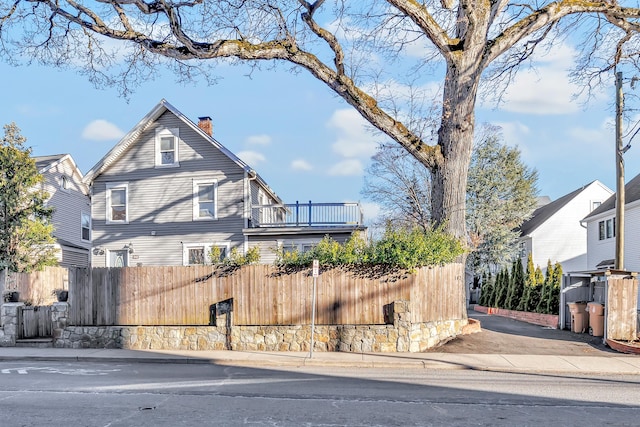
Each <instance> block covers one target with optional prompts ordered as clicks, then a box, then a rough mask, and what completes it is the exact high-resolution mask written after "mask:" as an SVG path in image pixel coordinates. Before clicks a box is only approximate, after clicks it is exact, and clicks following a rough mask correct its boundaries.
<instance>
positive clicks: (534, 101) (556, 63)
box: [501, 44, 583, 115]
mask: <svg viewBox="0 0 640 427" xmlns="http://www.w3.org/2000/svg"><path fill="white" fill-rule="evenodd" d="M574 57H575V50H574V49H573V48H572V47H571V46H569V45H567V44H559V45H557V46H555V47H554V48H553V49H552V50H551V51H550V52H548V53H546V54H545V55H535V57H534V69H523V70H522V71H520V72H519V73H518V74H517V75H516V77H515V79H514V80H513V81H512V82H511V83H510V84H509V87H508V88H507V91H506V93H505V96H504V99H503V100H504V104H503V105H501V109H502V110H505V111H511V112H515V113H526V114H540V115H562V114H570V113H575V112H578V111H580V110H581V108H582V104H581V103H582V101H583V99H580V98H578V99H575V98H574V96H575V95H576V94H577V93H579V92H580V90H581V87H580V86H579V85H577V84H576V83H573V82H571V81H570V80H569V73H568V70H569V69H570V68H571V67H572V66H573V65H574V64H573V58H574Z"/></svg>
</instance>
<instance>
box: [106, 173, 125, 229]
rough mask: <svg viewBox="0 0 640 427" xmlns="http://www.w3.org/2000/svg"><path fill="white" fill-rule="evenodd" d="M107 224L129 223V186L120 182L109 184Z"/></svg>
mask: <svg viewBox="0 0 640 427" xmlns="http://www.w3.org/2000/svg"><path fill="white" fill-rule="evenodd" d="M106 206H107V212H106V218H107V224H127V223H128V222H129V184H127V183H123V182H118V183H111V184H107V204H106Z"/></svg>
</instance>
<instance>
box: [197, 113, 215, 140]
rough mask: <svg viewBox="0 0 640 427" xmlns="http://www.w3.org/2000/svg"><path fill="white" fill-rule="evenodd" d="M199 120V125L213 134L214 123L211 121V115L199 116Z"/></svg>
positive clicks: (210, 134)
mask: <svg viewBox="0 0 640 427" xmlns="http://www.w3.org/2000/svg"><path fill="white" fill-rule="evenodd" d="M198 120H199V122H198V127H199V128H200V129H202V130H203V131H205V132H206V133H207V135H209V136H213V123H211V117H209V116H204V117H198Z"/></svg>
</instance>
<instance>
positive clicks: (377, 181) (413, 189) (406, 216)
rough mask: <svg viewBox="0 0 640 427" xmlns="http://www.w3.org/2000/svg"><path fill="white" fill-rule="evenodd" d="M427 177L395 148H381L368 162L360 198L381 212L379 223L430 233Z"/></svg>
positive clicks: (392, 146)
mask: <svg viewBox="0 0 640 427" xmlns="http://www.w3.org/2000/svg"><path fill="white" fill-rule="evenodd" d="M430 189H431V175H430V173H429V170H428V169H426V168H425V167H424V166H422V164H420V163H418V162H417V161H416V160H415V159H414V158H413V157H411V156H410V155H409V153H407V152H406V151H405V150H403V149H402V148H401V147H399V146H398V145H388V144H381V145H380V146H379V147H378V151H377V152H376V154H374V155H373V157H372V158H371V164H370V165H369V167H368V168H367V175H365V178H364V186H363V187H362V195H363V196H364V197H365V198H367V199H369V200H371V201H373V202H376V203H377V204H378V205H379V206H380V209H381V215H380V223H379V224H375V225H378V226H383V225H384V224H386V223H387V222H389V221H391V222H393V223H396V224H402V225H403V226H407V227H409V228H411V227H416V226H418V227H420V228H422V229H423V230H425V231H426V230H430V229H431V228H432V226H433V223H432V221H431V191H430Z"/></svg>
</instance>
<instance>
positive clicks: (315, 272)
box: [313, 259, 320, 277]
mask: <svg viewBox="0 0 640 427" xmlns="http://www.w3.org/2000/svg"><path fill="white" fill-rule="evenodd" d="M319 272H320V261H318V260H317V259H314V260H313V277H318V274H319Z"/></svg>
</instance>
